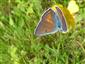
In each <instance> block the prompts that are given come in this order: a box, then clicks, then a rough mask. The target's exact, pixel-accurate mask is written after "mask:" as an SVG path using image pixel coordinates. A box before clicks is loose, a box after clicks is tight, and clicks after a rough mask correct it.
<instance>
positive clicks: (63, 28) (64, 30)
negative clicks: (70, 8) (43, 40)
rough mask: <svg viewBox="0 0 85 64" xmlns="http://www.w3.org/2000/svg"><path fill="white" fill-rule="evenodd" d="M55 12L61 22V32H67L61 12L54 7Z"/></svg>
mask: <svg viewBox="0 0 85 64" xmlns="http://www.w3.org/2000/svg"><path fill="white" fill-rule="evenodd" d="M56 10H57V13H58V16H59V18H60V20H61V25H62V30H61V31H62V32H66V31H67V24H66V19H65V17H64V14H63V12H62V11H61V9H60V8H59V7H56Z"/></svg>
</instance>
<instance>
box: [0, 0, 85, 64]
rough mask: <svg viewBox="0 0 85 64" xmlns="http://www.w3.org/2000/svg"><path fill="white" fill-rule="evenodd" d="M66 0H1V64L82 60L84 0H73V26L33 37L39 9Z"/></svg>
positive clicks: (80, 62) (63, 63)
mask: <svg viewBox="0 0 85 64" xmlns="http://www.w3.org/2000/svg"><path fill="white" fill-rule="evenodd" d="M68 2H69V0H0V64H85V0H76V2H77V4H78V5H79V8H80V10H79V12H78V13H76V15H75V22H76V29H75V31H70V32H69V33H66V34H62V33H56V34H52V35H47V36H43V37H36V36H35V35H34V29H35V27H36V25H37V23H38V22H39V19H40V16H41V15H42V13H43V12H44V11H45V10H46V9H47V8H49V7H51V6H52V5H54V4H56V3H59V4H62V5H63V6H65V7H67V5H68Z"/></svg>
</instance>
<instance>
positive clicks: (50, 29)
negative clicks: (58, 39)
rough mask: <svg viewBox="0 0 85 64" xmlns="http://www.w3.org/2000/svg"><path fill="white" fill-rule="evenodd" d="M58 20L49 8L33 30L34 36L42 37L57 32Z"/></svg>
mask: <svg viewBox="0 0 85 64" xmlns="http://www.w3.org/2000/svg"><path fill="white" fill-rule="evenodd" d="M59 22H60V20H59V19H58V16H57V15H56V13H55V12H54V11H53V10H52V9H51V8H49V9H48V10H47V11H46V12H45V13H44V14H43V16H42V17H41V19H40V22H39V24H38V26H37V28H36V29H35V34H36V35H37V36H42V35H46V34H52V33H55V32H57V31H58V25H57V24H59Z"/></svg>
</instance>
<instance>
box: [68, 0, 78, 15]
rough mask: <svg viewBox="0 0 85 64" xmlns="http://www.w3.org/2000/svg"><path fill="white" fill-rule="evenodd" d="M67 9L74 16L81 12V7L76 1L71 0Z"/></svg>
mask: <svg viewBox="0 0 85 64" xmlns="http://www.w3.org/2000/svg"><path fill="white" fill-rule="evenodd" d="M67 8H68V10H69V11H70V13H71V14H74V13H76V12H78V11H79V6H78V5H77V3H76V1H75V0H70V2H69V3H68V7H67Z"/></svg>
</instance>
